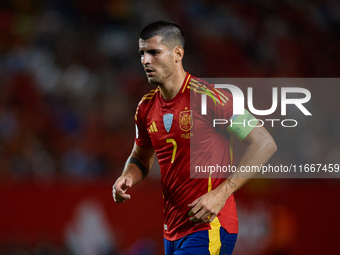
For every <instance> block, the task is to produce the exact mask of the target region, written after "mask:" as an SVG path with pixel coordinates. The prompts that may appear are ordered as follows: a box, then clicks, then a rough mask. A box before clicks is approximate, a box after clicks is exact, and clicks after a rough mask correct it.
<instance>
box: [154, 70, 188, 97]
mask: <svg viewBox="0 0 340 255" xmlns="http://www.w3.org/2000/svg"><path fill="white" fill-rule="evenodd" d="M185 76H186V72H185V71H184V69H183V68H181V70H180V71H178V72H175V74H174V75H173V76H171V77H170V79H168V80H167V81H165V83H164V84H162V85H159V86H158V87H159V90H160V92H161V94H162V97H163V98H164V99H165V100H170V99H173V98H174V97H175V96H176V95H177V94H178V92H179V91H180V89H181V87H182V84H183V82H184V79H185Z"/></svg>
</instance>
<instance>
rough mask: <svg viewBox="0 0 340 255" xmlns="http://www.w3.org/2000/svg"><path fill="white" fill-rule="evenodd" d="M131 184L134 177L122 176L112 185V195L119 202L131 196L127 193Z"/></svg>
mask: <svg viewBox="0 0 340 255" xmlns="http://www.w3.org/2000/svg"><path fill="white" fill-rule="evenodd" d="M131 186H132V179H131V178H130V177H127V176H121V177H119V178H118V179H117V181H116V183H115V184H114V185H113V186H112V196H113V199H114V201H115V202H116V203H117V204H118V203H123V202H124V201H126V200H129V199H130V198H131V196H130V195H129V194H126V191H127V189H128V188H130V187H131Z"/></svg>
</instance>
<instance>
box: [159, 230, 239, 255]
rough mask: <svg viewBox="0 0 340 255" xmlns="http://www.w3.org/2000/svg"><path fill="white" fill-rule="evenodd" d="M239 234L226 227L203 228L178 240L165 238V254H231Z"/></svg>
mask: <svg viewBox="0 0 340 255" xmlns="http://www.w3.org/2000/svg"><path fill="white" fill-rule="evenodd" d="M236 239H237V234H229V233H228V232H227V231H226V230H225V229H224V228H222V227H219V229H214V230H202V231H198V232H194V233H192V234H189V235H186V236H184V237H182V238H181V239H178V240H176V241H168V240H166V239H165V238H164V250H165V255H184V254H186V255H189V254H192V255H231V254H232V253H233V250H234V247H235V243H236Z"/></svg>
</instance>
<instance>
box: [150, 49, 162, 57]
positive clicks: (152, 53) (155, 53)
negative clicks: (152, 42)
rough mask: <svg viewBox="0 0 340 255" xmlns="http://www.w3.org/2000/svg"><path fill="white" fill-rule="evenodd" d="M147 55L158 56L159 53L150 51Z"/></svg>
mask: <svg viewBox="0 0 340 255" xmlns="http://www.w3.org/2000/svg"><path fill="white" fill-rule="evenodd" d="M149 53H150V54H151V55H153V56H156V55H158V54H159V53H160V52H159V51H157V50H150V51H149Z"/></svg>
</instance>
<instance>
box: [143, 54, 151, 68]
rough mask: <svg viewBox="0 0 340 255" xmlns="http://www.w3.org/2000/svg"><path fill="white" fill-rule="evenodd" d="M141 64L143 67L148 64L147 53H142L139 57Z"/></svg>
mask: <svg viewBox="0 0 340 255" xmlns="http://www.w3.org/2000/svg"><path fill="white" fill-rule="evenodd" d="M141 62H142V65H143V66H146V65H147V64H150V56H149V54H147V53H144V55H143V56H141Z"/></svg>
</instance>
